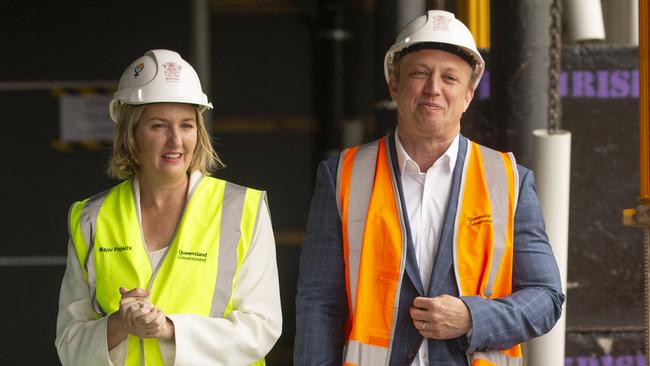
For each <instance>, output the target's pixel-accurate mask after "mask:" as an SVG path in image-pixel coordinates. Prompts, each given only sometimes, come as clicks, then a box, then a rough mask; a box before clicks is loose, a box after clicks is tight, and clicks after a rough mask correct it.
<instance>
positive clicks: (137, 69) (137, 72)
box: [133, 62, 144, 78]
mask: <svg viewBox="0 0 650 366" xmlns="http://www.w3.org/2000/svg"><path fill="white" fill-rule="evenodd" d="M142 69H144V62H140V63H139V64H137V65H135V67H134V68H133V77H136V78H137V77H138V76H140V72H142Z"/></svg>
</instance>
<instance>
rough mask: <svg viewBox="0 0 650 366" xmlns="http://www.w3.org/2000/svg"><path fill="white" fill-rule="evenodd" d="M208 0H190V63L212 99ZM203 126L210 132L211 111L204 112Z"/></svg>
mask: <svg viewBox="0 0 650 366" xmlns="http://www.w3.org/2000/svg"><path fill="white" fill-rule="evenodd" d="M210 16H211V11H210V1H209V0H193V1H192V20H191V22H192V65H193V66H194V69H195V70H196V73H197V74H198V75H199V79H200V80H201V87H203V91H204V92H205V94H206V95H207V96H208V100H212V97H211V95H212V90H211V84H212V79H211V78H212V72H211V71H212V69H211V64H212V63H211V57H210V56H211V48H210ZM204 118H205V121H206V123H205V128H206V129H207V130H208V134H212V131H213V123H212V112H211V111H206V112H205V113H204Z"/></svg>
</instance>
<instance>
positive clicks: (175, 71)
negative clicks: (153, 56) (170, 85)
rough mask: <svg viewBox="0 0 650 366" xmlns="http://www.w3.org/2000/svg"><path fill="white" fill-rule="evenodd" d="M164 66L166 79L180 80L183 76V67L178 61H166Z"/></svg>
mask: <svg viewBox="0 0 650 366" xmlns="http://www.w3.org/2000/svg"><path fill="white" fill-rule="evenodd" d="M163 68H164V69H165V71H164V73H165V78H166V79H171V80H178V79H180V78H181V70H182V69H183V67H182V66H181V65H179V64H177V63H176V62H171V61H170V62H165V63H164V64H163Z"/></svg>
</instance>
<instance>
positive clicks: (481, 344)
mask: <svg viewBox="0 0 650 366" xmlns="http://www.w3.org/2000/svg"><path fill="white" fill-rule="evenodd" d="M518 168H519V176H520V177H521V179H520V191H519V192H520V193H519V202H518V204H517V209H516V211H515V228H514V231H515V232H514V263H513V279H512V281H513V284H512V285H513V292H512V294H511V295H510V296H507V297H505V298H499V299H491V300H488V299H483V298H481V297H480V296H467V297H462V300H463V301H464V302H465V304H466V305H467V306H468V308H469V311H470V313H471V316H472V333H471V339H470V340H469V345H468V348H467V353H472V352H475V351H485V350H503V349H509V348H511V347H513V346H514V345H516V344H518V343H522V342H526V341H528V340H530V339H532V338H534V337H538V336H541V335H543V334H545V333H547V332H549V331H550V330H551V329H552V328H553V326H554V325H555V323H556V322H557V320H558V319H559V318H560V315H561V313H562V304H563V302H564V294H562V284H561V280H560V272H559V269H558V266H557V262H556V261H555V257H554V256H553V251H552V249H551V246H550V244H549V241H548V237H547V235H546V231H545V228H544V217H543V216H542V210H541V207H540V205H539V201H538V199H537V194H536V192H535V183H534V176H533V172H532V171H530V170H528V169H525V168H522V167H518Z"/></svg>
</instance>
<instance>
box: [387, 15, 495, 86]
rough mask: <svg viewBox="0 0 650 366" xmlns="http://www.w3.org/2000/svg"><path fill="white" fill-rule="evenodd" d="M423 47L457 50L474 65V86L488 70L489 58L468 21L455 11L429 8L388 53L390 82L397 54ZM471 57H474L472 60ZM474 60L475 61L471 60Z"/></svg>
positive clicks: (411, 24)
mask: <svg viewBox="0 0 650 366" xmlns="http://www.w3.org/2000/svg"><path fill="white" fill-rule="evenodd" d="M418 44H420V45H422V46H423V48H440V49H443V50H445V51H448V52H452V53H456V54H457V55H458V56H460V57H462V58H463V59H465V60H466V61H468V63H470V65H471V66H472V67H473V75H472V76H473V78H474V85H473V87H474V89H476V87H477V86H478V83H479V81H481V76H483V71H484V70H485V61H483V57H481V54H480V53H479V52H478V49H477V48H476V42H475V41H474V37H473V36H472V33H471V32H470V31H469V29H467V27H466V26H465V24H463V23H462V22H461V21H460V20H458V19H456V17H455V16H454V14H452V13H450V12H447V11H444V10H429V11H428V12H427V13H426V14H424V15H421V16H419V17H417V18H415V19H413V20H412V21H411V22H410V23H409V24H407V25H406V27H404V30H402V32H400V34H399V35H398V36H397V39H396V40H395V44H393V45H392V46H391V48H390V49H389V50H388V52H386V57H384V76H385V77H386V82H388V80H389V79H390V75H391V74H392V73H393V71H395V70H393V67H394V62H393V60H394V59H395V57H396V56H399V55H400V52H402V51H403V50H405V49H407V48H410V47H412V46H414V45H418ZM468 58H470V59H469V60H468ZM470 61H473V62H470Z"/></svg>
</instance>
